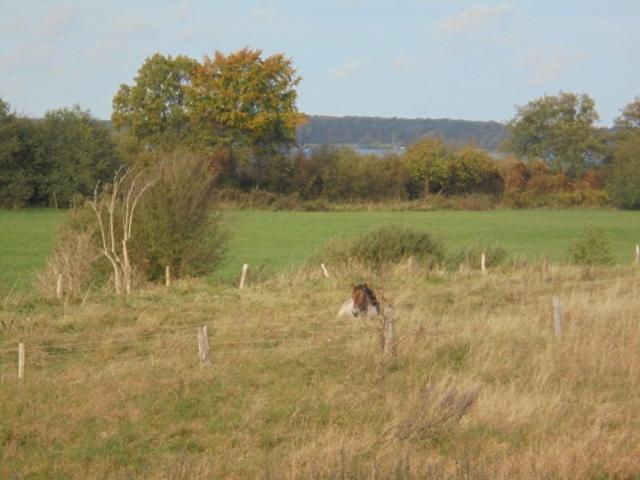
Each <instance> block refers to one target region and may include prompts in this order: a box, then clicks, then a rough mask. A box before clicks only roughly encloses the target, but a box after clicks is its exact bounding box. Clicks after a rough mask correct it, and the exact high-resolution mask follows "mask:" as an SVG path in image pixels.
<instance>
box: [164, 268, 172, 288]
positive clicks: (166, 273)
mask: <svg viewBox="0 0 640 480" xmlns="http://www.w3.org/2000/svg"><path fill="white" fill-rule="evenodd" d="M164 285H165V286H166V287H168V286H170V285H171V267H170V266H169V265H167V266H166V267H164Z"/></svg>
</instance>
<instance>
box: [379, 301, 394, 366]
mask: <svg viewBox="0 0 640 480" xmlns="http://www.w3.org/2000/svg"><path fill="white" fill-rule="evenodd" d="M382 318H383V319H384V355H385V356H388V355H389V354H391V353H393V352H394V351H395V345H394V337H395V327H394V324H393V320H394V318H393V310H392V309H391V308H385V310H384V313H383V314H382Z"/></svg>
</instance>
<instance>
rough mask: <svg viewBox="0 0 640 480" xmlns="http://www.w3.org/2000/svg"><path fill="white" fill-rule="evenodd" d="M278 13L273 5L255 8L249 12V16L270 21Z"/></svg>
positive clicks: (262, 20)
mask: <svg viewBox="0 0 640 480" xmlns="http://www.w3.org/2000/svg"><path fill="white" fill-rule="evenodd" d="M275 15H276V9H275V8H273V7H272V6H271V5H268V6H266V7H262V8H254V9H252V10H251V11H250V12H249V16H251V18H253V19H254V20H258V21H260V22H269V21H271V20H273V17H274V16H275Z"/></svg>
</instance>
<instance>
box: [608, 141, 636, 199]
mask: <svg viewBox="0 0 640 480" xmlns="http://www.w3.org/2000/svg"><path fill="white" fill-rule="evenodd" d="M607 193H608V194H609V197H611V200H613V202H614V203H615V204H616V205H617V206H619V207H622V208H630V209H640V133H639V132H633V133H631V132H630V133H629V134H627V135H624V136H623V137H622V138H620V139H619V140H618V141H617V142H616V143H615V145H614V153H613V164H612V166H611V176H610V177H609V180H608V182H607Z"/></svg>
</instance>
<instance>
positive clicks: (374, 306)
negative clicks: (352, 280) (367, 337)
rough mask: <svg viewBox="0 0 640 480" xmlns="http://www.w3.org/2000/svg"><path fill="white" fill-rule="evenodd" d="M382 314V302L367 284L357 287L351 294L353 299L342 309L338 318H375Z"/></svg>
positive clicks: (344, 304) (345, 303) (343, 305)
mask: <svg viewBox="0 0 640 480" xmlns="http://www.w3.org/2000/svg"><path fill="white" fill-rule="evenodd" d="M379 314H380V302H378V298H377V297H376V294H375V293H374V292H373V290H371V289H370V288H369V286H368V285H367V284H366V283H362V284H360V285H356V286H355V287H354V289H353V292H352V293H351V299H350V300H347V301H346V302H344V303H343V304H342V307H340V311H339V312H338V316H344V317H352V318H355V317H360V316H362V317H375V316H376V315H379Z"/></svg>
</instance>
